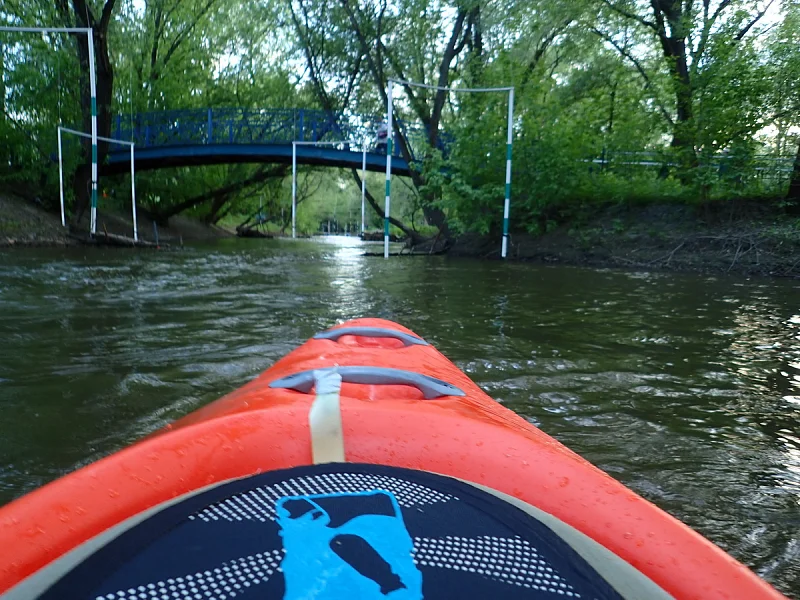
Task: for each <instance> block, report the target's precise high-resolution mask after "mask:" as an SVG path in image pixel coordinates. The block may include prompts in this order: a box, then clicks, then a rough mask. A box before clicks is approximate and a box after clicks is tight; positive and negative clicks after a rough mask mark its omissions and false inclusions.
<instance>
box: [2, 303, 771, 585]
mask: <svg viewBox="0 0 800 600" xmlns="http://www.w3.org/2000/svg"><path fill="white" fill-rule="evenodd" d="M340 327H342V328H353V327H361V328H364V327H366V328H380V329H383V330H386V329H389V330H393V331H397V332H401V333H403V334H406V335H409V336H414V334H413V332H411V331H409V330H407V329H405V328H403V327H401V326H399V325H397V324H395V323H392V322H389V321H383V320H378V319H359V320H357V321H351V322H348V323H345V324H342V325H341V326H340ZM334 366H335V367H339V368H341V367H348V366H377V367H382V368H389V369H397V370H403V371H413V372H416V373H420V374H423V375H428V376H431V377H434V378H436V379H438V380H443V381H445V382H447V383H449V384H452V385H453V386H456V387H458V388H460V389H461V390H463V392H464V395H463V396H450V395H448V396H444V397H439V398H434V399H425V397H424V394H423V392H421V391H420V390H418V389H416V388H414V387H410V386H408V385H396V384H389V385H377V384H376V385H370V384H367V385H364V384H355V383H347V382H345V383H343V384H342V389H341V393H340V411H341V423H342V432H343V439H344V454H345V459H346V460H347V462H353V463H371V464H379V465H387V466H395V467H403V468H408V469H415V470H420V471H429V472H432V473H436V474H440V475H447V476H450V477H454V478H458V479H463V480H466V481H469V482H473V483H476V484H480V485H482V486H486V487H488V488H491V489H493V490H497V491H499V492H501V493H504V494H507V495H509V496H513V497H515V498H517V499H519V500H522V501H523V502H525V503H527V504H529V505H531V506H533V507H536V508H538V509H540V510H542V511H544V512H546V513H549V514H550V515H553V516H554V517H556V518H557V519H559V520H561V521H563V522H564V523H566V524H568V525H570V526H572V527H574V528H575V529H577V530H579V531H580V532H582V533H584V534H586V535H587V536H589V537H591V538H592V539H594V540H595V541H597V542H599V543H600V544H601V545H603V546H604V547H605V548H607V549H608V550H610V551H611V552H613V553H614V554H616V555H617V556H619V557H621V558H622V559H623V560H625V561H626V562H628V563H629V564H631V565H632V566H634V567H635V568H636V569H637V570H639V571H640V572H642V573H643V574H645V575H646V576H647V577H649V578H650V579H652V580H653V581H654V582H655V583H657V584H658V585H660V586H661V587H662V588H663V589H664V590H666V591H667V592H669V593H670V594H672V595H673V596H675V597H676V598H782V597H783V596H782V595H780V594H779V593H778V592H777V591H775V590H774V589H773V588H772V587H771V586H769V585H768V584H767V583H765V582H764V581H762V580H761V579H759V578H758V577H757V576H756V575H755V574H754V573H752V572H751V571H750V570H749V569H747V568H746V567H745V566H744V565H742V564H740V563H738V562H737V561H736V560H734V559H733V558H732V557H730V556H729V555H727V554H726V553H725V552H724V551H722V550H721V549H719V548H718V547H717V546H715V545H714V544H712V543H711V542H709V541H708V540H706V539H705V538H703V537H702V536H700V535H699V534H698V533H696V532H695V531H693V530H692V529H690V528H689V527H687V526H685V525H684V524H683V523H681V522H680V521H678V520H677V519H675V518H673V517H672V516H670V515H668V514H667V513H665V512H664V511H662V510H660V509H659V508H657V507H656V506H654V505H653V504H651V503H650V502H648V501H646V500H645V499H643V498H641V497H640V496H638V495H637V494H635V493H634V492H633V491H631V490H629V489H627V488H626V487H625V486H623V485H622V484H621V483H619V482H617V481H616V480H614V479H613V478H611V477H610V476H609V475H607V474H606V473H604V472H602V471H601V470H599V469H598V468H596V467H594V466H593V465H591V464H590V463H589V462H587V461H586V460H584V459H583V458H581V457H580V456H578V455H577V454H575V453H574V452H572V451H571V450H569V449H567V448H566V447H565V446H563V445H562V444H560V443H558V442H557V441H555V440H554V439H552V438H551V437H549V436H548V435H546V434H545V433H544V432H542V431H541V430H540V429H538V428H536V427H534V426H533V425H531V424H530V423H528V422H527V421H526V420H525V419H523V418H521V417H519V416H518V415H516V414H514V413H513V412H511V411H509V410H508V409H506V408H504V407H502V406H501V405H500V404H498V403H497V402H495V401H494V400H492V399H491V398H489V396H487V395H486V394H485V393H484V392H482V391H481V390H480V388H478V386H477V385H475V384H474V383H473V382H472V381H471V380H470V379H469V378H468V377H467V376H466V375H465V374H464V373H463V372H461V371H460V370H459V369H458V368H457V367H455V365H453V364H452V363H451V362H450V361H449V360H448V359H447V358H445V357H444V356H443V355H442V354H441V353H439V352H438V351H437V350H436V349H435V348H433V347H432V346H430V345H423V344H416V343H412V344H409V345H404V342H403V341H402V340H398V339H395V338H393V337H371V336H358V335H344V336H342V337H339V338H338V339H312V340H309V341H308V342H306V343H305V344H303V345H302V346H301V347H300V348H298V349H296V350H295V351H293V352H292V353H290V354H289V355H287V356H286V357H284V358H283V359H282V360H280V361H278V362H277V363H276V364H275V365H274V366H273V367H271V368H270V369H268V370H267V371H265V372H264V373H263V374H262V375H261V376H259V377H258V378H256V379H255V380H253V381H251V382H250V383H248V384H247V385H245V386H243V387H242V388H240V389H239V390H237V391H235V392H233V393H231V394H229V395H227V396H225V397H224V398H221V399H220V400H218V401H216V402H214V403H212V404H210V405H208V406H206V407H204V408H202V409H200V410H198V411H196V412H195V413H192V414H191V415H189V416H187V417H185V418H183V419H181V420H179V421H177V422H175V423H174V424H172V425H170V426H168V427H166V428H165V429H163V430H161V431H158V432H156V433H154V434H152V435H151V436H149V437H147V438H145V439H144V440H142V441H140V442H139V443H137V444H135V445H133V446H130V447H128V448H126V449H124V450H122V451H120V452H118V453H116V454H114V455H112V456H109V457H107V458H105V459H103V460H100V461H98V462H96V463H93V464H91V465H88V466H87V467H84V468H82V469H80V470H78V471H76V472H74V473H71V474H69V475H67V476H65V477H63V478H61V479H59V480H57V481H55V482H53V483H51V484H49V485H46V486H44V487H43V488H41V489H39V490H36V491H34V492H32V493H30V494H28V495H27V496H25V497H23V498H20V499H19V500H17V501H15V502H12V503H11V504H9V505H7V506H5V507H3V508H2V509H0V545H1V546H0V547H3V548H4V549H5V550H4V551H3V552H2V556H0V592H2V591H4V590H7V589H9V588H10V587H12V586H14V585H15V584H17V583H18V582H20V581H21V580H23V579H24V578H26V577H27V576H29V575H31V574H32V573H35V572H36V571H37V570H39V569H41V568H42V567H44V566H45V565H47V564H49V563H51V562H52V561H54V560H55V559H57V558H58V557H60V556H62V555H64V554H65V553H67V552H69V551H70V550H71V549H73V548H75V547H76V546H78V545H80V544H82V543H83V542H85V541H87V540H89V539H91V538H93V537H94V536H97V535H98V534H100V533H102V532H103V531H106V530H107V529H109V528H111V527H113V526H114V525H116V524H118V523H120V522H122V521H124V520H126V519H128V518H130V517H132V516H134V515H137V514H139V513H141V512H143V511H146V510H148V509H150V508H152V507H154V506H157V505H159V504H162V503H164V502H168V501H169V500H171V499H173V498H176V497H178V496H181V495H183V494H187V493H189V492H192V491H193V490H197V489H200V488H203V487H206V486H210V485H213V484H216V483H218V482H221V481H227V480H231V479H236V478H240V477H245V476H249V475H253V474H256V473H262V472H265V471H272V470H277V469H287V468H292V467H297V466H302V465H311V464H313V462H314V461H313V455H312V434H311V430H310V428H309V412H310V410H311V408H312V405H313V402H314V398H315V397H314V394H313V393H304V392H300V391H296V390H293V389H275V388H274V387H270V385H271V384H272V383H274V382H275V381H276V380H280V379H282V378H284V377H287V376H290V375H294V374H297V373H299V372H303V371H308V370H314V369H327V368H331V367H334Z"/></svg>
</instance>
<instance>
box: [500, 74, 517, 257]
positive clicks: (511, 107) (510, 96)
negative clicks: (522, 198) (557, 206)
mask: <svg viewBox="0 0 800 600" xmlns="http://www.w3.org/2000/svg"><path fill="white" fill-rule="evenodd" d="M513 135H514V88H511V89H510V90H509V91H508V138H507V140H506V200H505V205H504V206H503V247H502V251H501V253H500V255H501V256H502V257H503V258H505V257H506V255H507V254H508V226H509V213H510V211H511V144H512V141H513Z"/></svg>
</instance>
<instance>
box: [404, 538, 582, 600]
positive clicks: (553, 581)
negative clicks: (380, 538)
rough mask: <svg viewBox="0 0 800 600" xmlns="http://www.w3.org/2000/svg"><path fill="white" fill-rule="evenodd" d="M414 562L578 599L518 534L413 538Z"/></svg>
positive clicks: (570, 587) (534, 549) (570, 588)
mask: <svg viewBox="0 0 800 600" xmlns="http://www.w3.org/2000/svg"><path fill="white" fill-rule="evenodd" d="M414 562H415V563H416V564H418V565H423V566H427V567H439V568H443V569H455V570H457V571H467V572H469V573H478V574H480V575H483V576H485V577H490V578H492V579H495V580H499V581H502V582H504V583H510V584H514V585H519V586H522V587H525V588H529V589H534V590H539V591H542V592H552V593H553V594H556V595H560V596H564V597H568V598H580V595H579V594H578V593H577V592H576V591H575V590H574V588H573V587H572V586H571V585H569V583H567V582H566V581H565V580H564V579H563V578H562V577H560V576H559V575H558V573H556V571H555V570H554V569H553V568H552V567H551V566H550V564H549V563H548V562H547V561H546V560H544V558H542V557H541V556H540V555H539V553H538V552H536V548H534V547H533V546H531V545H530V544H529V543H528V542H527V541H526V540H523V539H522V538H519V537H513V538H498V537H493V536H481V537H477V538H465V537H457V536H447V537H444V538H419V537H415V538H414Z"/></svg>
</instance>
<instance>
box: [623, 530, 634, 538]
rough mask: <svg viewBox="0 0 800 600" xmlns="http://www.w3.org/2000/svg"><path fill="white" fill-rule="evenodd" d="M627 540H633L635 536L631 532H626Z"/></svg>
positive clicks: (624, 535)
mask: <svg viewBox="0 0 800 600" xmlns="http://www.w3.org/2000/svg"><path fill="white" fill-rule="evenodd" d="M622 537H624V538H625V539H626V540H630V539H632V538H633V534H632V533H631V532H630V531H626V532H625V533H624V534H623V536H622Z"/></svg>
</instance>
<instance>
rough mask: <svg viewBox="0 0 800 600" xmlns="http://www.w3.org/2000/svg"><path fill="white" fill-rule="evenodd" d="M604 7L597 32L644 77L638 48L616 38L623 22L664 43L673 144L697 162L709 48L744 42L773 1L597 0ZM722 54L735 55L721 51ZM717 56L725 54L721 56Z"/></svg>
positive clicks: (708, 63)
mask: <svg viewBox="0 0 800 600" xmlns="http://www.w3.org/2000/svg"><path fill="white" fill-rule="evenodd" d="M597 2H598V3H599V4H600V5H601V6H602V7H603V9H604V12H603V14H602V16H601V18H600V19H599V22H598V32H599V33H600V35H601V36H603V37H604V39H606V40H607V41H609V43H610V44H612V45H613V46H614V47H615V48H616V49H617V50H618V51H619V52H620V54H622V55H623V56H624V57H625V58H627V59H628V60H631V61H632V62H633V63H634V64H636V65H637V69H638V70H639V71H640V73H641V74H642V77H644V78H645V79H647V80H649V79H650V78H651V76H650V75H648V73H647V71H646V70H645V68H644V67H642V66H641V61H640V60H639V59H638V58H637V57H636V54H635V50H634V49H633V48H631V47H630V46H628V47H627V49H626V48H625V47H624V46H623V44H621V43H619V42H617V41H616V40H617V38H618V34H616V32H617V31H619V30H620V29H623V30H624V27H621V25H623V24H625V23H631V24H633V25H635V26H636V27H637V28H638V29H639V31H640V32H641V33H643V34H645V35H644V37H643V38H642V39H643V40H648V41H651V42H655V43H656V44H657V46H658V48H659V51H660V54H661V57H662V61H661V65H662V68H663V69H664V70H665V71H666V72H667V73H668V75H669V80H670V83H671V88H672V96H673V109H674V119H673V118H671V117H667V118H668V119H669V120H670V121H671V125H672V141H671V144H670V145H671V146H672V147H673V148H675V149H676V150H678V151H682V153H683V154H684V156H688V157H689V163H690V164H694V163H695V159H694V153H695V150H696V145H697V139H698V126H702V124H700V125H699V124H698V123H697V122H696V119H695V114H696V109H697V106H696V102H697V93H698V79H700V78H701V77H702V75H703V73H704V72H705V71H707V70H708V68H709V65H710V64H711V60H712V58H713V57H710V56H709V48H711V47H712V46H714V45H716V46H718V47H719V48H723V47H724V48H725V49H729V48H730V47H732V46H735V45H736V44H738V43H739V42H741V41H742V40H743V39H744V38H745V36H747V35H748V33H751V32H754V31H755V27H756V25H757V24H758V23H759V21H761V19H762V18H763V17H764V15H765V14H766V12H767V10H768V9H769V7H770V6H771V5H772V4H773V2H774V0H766V1H762V2H760V3H752V2H748V1H744V0H718V1H717V2H716V3H713V2H712V0H700V1H699V2H698V0H649V1H648V2H645V1H644V0H597ZM719 54H720V55H722V54H728V58H729V57H730V54H729V53H728V52H724V53H723V52H719ZM718 58H722V57H721V56H719V57H718Z"/></svg>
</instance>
